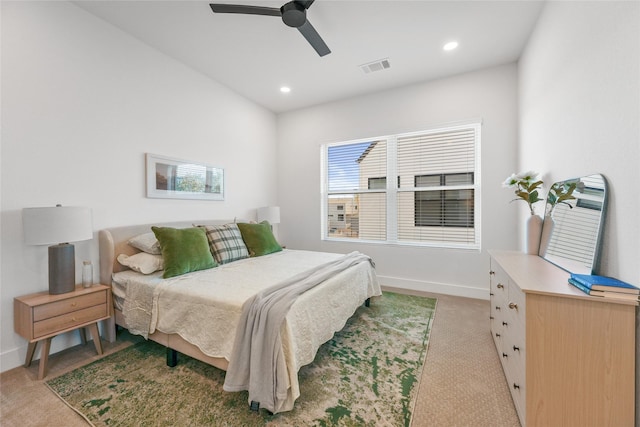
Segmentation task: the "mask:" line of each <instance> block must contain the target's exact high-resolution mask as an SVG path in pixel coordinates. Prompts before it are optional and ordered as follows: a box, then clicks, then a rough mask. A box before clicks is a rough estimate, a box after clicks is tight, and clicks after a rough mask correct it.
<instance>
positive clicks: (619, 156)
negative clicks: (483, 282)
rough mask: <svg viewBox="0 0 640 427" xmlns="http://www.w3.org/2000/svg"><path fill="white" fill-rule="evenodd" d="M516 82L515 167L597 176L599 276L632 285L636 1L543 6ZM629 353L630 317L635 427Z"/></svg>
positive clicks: (636, 271) (638, 44)
mask: <svg viewBox="0 0 640 427" xmlns="http://www.w3.org/2000/svg"><path fill="white" fill-rule="evenodd" d="M519 75H520V88H519V95H520V152H519V163H520V164H521V165H522V166H523V167H524V166H525V164H526V165H527V166H526V167H528V165H535V167H538V168H540V170H542V171H546V172H547V174H546V177H545V178H546V179H547V180H548V182H554V181H557V180H562V179H566V178H571V177H575V176H581V175H586V174H591V173H596V172H599V173H602V174H603V175H604V176H605V177H606V178H607V180H608V183H609V196H610V198H609V204H608V219H607V221H606V223H605V230H604V242H603V243H604V244H603V250H604V253H603V258H602V263H601V269H600V273H601V274H604V275H610V276H614V277H617V278H619V279H622V280H625V281H628V282H630V283H632V284H634V285H636V286H638V285H640V263H639V262H638V261H640V221H638V216H639V214H638V212H640V197H638V184H639V183H640V178H639V175H638V172H639V168H640V2H637V1H635V2H613V1H608V2H548V3H547V5H546V6H545V8H544V10H543V12H542V14H541V16H540V18H539V21H538V24H537V26H536V29H535V32H534V33H533V35H532V37H531V39H530V40H529V42H528V45H527V48H526V50H525V53H524V55H523V57H522V59H521V61H520V68H519ZM526 167H525V168H526ZM639 348H640V315H639V316H636V425H640V393H639V392H638V391H639V390H640V375H638V373H639V372H640V354H638V353H640V350H638V349H639Z"/></svg>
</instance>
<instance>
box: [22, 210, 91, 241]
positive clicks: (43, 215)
mask: <svg viewBox="0 0 640 427" xmlns="http://www.w3.org/2000/svg"><path fill="white" fill-rule="evenodd" d="M22 225H23V228H24V241H25V243H26V244H27V245H50V244H57V243H68V242H78V241H80V240H89V239H91V238H93V226H92V224H91V209H89V208H82V207H74V206H55V207H44V208H24V209H23V210H22Z"/></svg>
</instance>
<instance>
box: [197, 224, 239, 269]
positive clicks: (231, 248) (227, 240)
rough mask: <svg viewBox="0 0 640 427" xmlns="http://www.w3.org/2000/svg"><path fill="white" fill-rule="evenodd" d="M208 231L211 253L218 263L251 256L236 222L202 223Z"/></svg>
mask: <svg viewBox="0 0 640 427" xmlns="http://www.w3.org/2000/svg"><path fill="white" fill-rule="evenodd" d="M201 227H202V228H204V229H205V231H206V232H207V239H208V240H209V248H210V249H211V254H213V257H214V258H215V259H216V261H217V262H218V264H226V263H229V262H231V261H236V260H239V259H243V258H249V251H248V250H247V246H246V245H245V244H244V240H242V234H240V229H239V228H238V226H237V225H236V224H226V225H202V226H201Z"/></svg>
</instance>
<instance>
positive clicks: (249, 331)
mask: <svg viewBox="0 0 640 427" xmlns="http://www.w3.org/2000/svg"><path fill="white" fill-rule="evenodd" d="M362 262H370V263H371V264H372V265H373V261H372V260H371V258H369V257H368V256H366V255H364V254H361V253H359V252H351V253H350V254H347V255H345V256H344V257H341V258H339V259H337V260H335V261H331V262H328V263H325V264H322V265H320V266H318V267H314V268H312V269H311V270H309V271H306V272H304V273H301V274H298V275H295V276H293V277H291V278H289V279H286V280H284V281H282V282H280V283H278V284H276V285H274V286H272V287H270V288H268V289H265V290H264V291H262V292H260V293H258V294H256V295H254V296H253V297H251V298H250V299H248V300H247V301H246V302H245V304H244V305H243V307H242V316H241V318H240V323H239V324H238V328H237V331H236V337H235V341H234V345H233V351H232V357H231V360H230V361H229V367H228V369H227V373H226V376H225V382H224V387H223V388H224V390H226V391H242V390H248V391H249V402H252V401H255V402H259V403H260V406H261V407H263V408H265V409H267V410H269V411H271V412H272V413H277V412H282V411H286V410H290V409H292V408H287V407H285V406H284V404H285V402H286V401H287V395H288V393H289V373H288V372H287V364H286V361H285V355H284V351H283V349H282V338H281V335H280V333H281V329H282V325H283V322H284V320H285V316H286V315H287V312H288V311H289V308H290V307H291V305H292V304H293V303H294V302H295V300H296V298H297V297H298V296H299V295H301V294H302V293H304V292H306V291H307V290H309V289H311V288H313V287H315V286H316V285H318V284H320V283H322V282H323V281H324V280H326V279H328V278H330V277H332V276H334V275H336V274H337V273H339V272H341V271H344V270H346V269H347V268H349V267H351V266H354V265H356V264H359V263H362Z"/></svg>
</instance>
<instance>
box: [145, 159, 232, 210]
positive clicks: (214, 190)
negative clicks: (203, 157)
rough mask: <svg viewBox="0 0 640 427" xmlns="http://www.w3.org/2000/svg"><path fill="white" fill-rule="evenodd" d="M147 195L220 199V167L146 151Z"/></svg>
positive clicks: (221, 196)
mask: <svg viewBox="0 0 640 427" xmlns="http://www.w3.org/2000/svg"><path fill="white" fill-rule="evenodd" d="M146 175H147V176H146V184H147V197H148V198H158V199H195V200H224V169H222V168H220V167H217V166H212V165H208V164H206V163H201V162H191V161H187V160H181V159H176V158H172V157H165V156H159V155H157V154H151V153H146Z"/></svg>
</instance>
